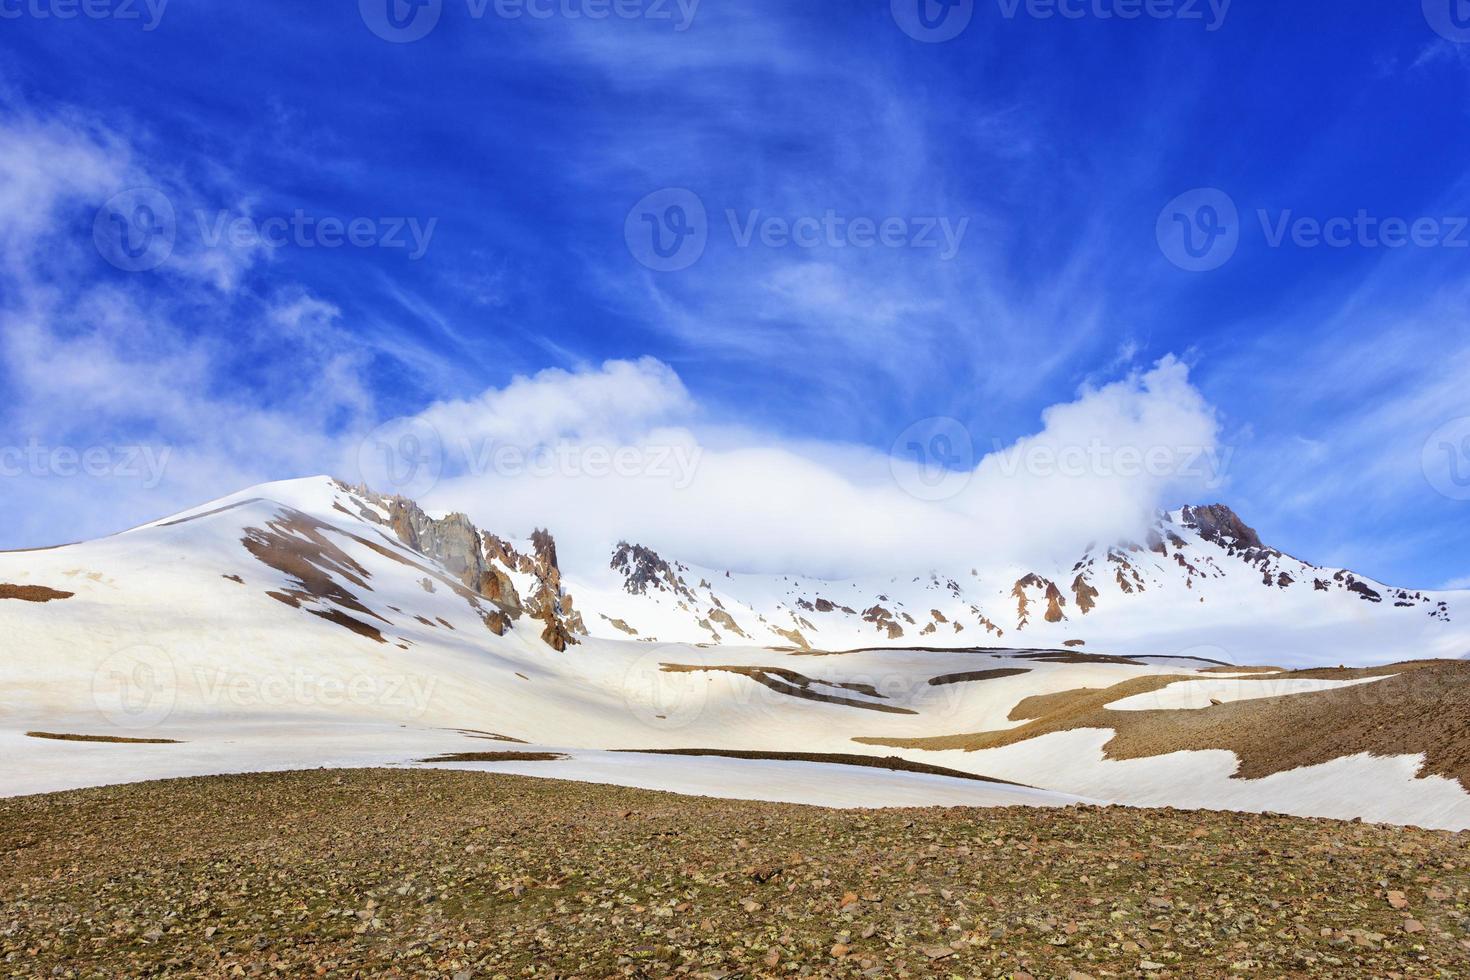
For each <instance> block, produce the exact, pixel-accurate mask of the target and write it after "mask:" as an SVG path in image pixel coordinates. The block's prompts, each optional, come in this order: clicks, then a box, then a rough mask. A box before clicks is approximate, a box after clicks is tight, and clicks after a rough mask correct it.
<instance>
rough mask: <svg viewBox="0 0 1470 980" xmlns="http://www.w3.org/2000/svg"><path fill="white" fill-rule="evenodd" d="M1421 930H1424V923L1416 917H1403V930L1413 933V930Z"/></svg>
mask: <svg viewBox="0 0 1470 980" xmlns="http://www.w3.org/2000/svg"><path fill="white" fill-rule="evenodd" d="M1423 931H1424V923H1422V922H1420V921H1419V920H1418V919H1405V920H1404V932H1409V933H1414V932H1423Z"/></svg>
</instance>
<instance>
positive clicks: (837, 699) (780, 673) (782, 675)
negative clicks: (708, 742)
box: [659, 664, 918, 715]
mask: <svg viewBox="0 0 1470 980" xmlns="http://www.w3.org/2000/svg"><path fill="white" fill-rule="evenodd" d="M659 666H660V668H661V669H662V670H663V671H664V672H665V673H670V674H697V673H702V672H706V671H708V672H719V673H725V674H738V675H740V676H741V677H749V678H750V679H751V680H753V681H756V682H757V683H759V684H764V685H765V686H766V687H768V688H770V689H771V690H773V691H778V692H780V693H781V694H789V695H791V696H792V697H794V698H804V699H805V700H807V701H822V702H824V703H826V704H840V705H844V706H846V707H849V708H866V709H867V710H869V711H883V712H887V713H889V714H895V715H916V714H918V712H917V711H913V710H912V709H909V708H900V707H898V706H896V705H892V704H874V703H873V702H871V701H859V700H856V699H855V698H844V697H842V696H840V695H836V694H826V693H824V692H822V691H813V690H811V685H812V684H822V685H824V686H827V687H835V688H841V689H843V690H847V691H854V692H856V693H858V694H862V695H865V696H867V697H870V698H882V697H883V695H882V694H879V693H878V691H877V689H875V688H874V687H873V686H872V685H870V684H842V683H837V682H835V681H822V680H816V679H813V678H811V677H807V676H806V675H805V674H798V673H797V672H796V671H794V670H787V669H786V668H784V667H699V666H692V665H689V664H660V665H659Z"/></svg>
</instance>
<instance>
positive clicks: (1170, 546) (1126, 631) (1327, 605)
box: [573, 504, 1470, 666]
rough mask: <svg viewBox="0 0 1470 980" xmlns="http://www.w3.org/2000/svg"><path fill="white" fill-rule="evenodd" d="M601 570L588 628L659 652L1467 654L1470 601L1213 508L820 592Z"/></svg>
mask: <svg viewBox="0 0 1470 980" xmlns="http://www.w3.org/2000/svg"><path fill="white" fill-rule="evenodd" d="M609 572H610V573H611V574H607V575H601V576H597V577H594V578H590V579H589V580H587V581H579V582H576V583H574V584H573V588H575V589H576V590H577V591H578V593H579V594H580V595H582V596H584V597H585V599H584V601H583V609H584V619H585V621H586V626H587V628H588V629H589V630H590V631H591V632H592V633H593V634H594V635H599V636H607V637H613V636H617V635H618V634H619V633H621V634H623V635H625V636H630V637H633V638H636V639H640V640H652V641H658V642H667V641H671V640H677V641H680V642H689V643H739V644H749V643H757V644H778V645H790V646H795V647H799V648H803V649H825V650H834V649H846V648H853V647H862V646H888V647H895V646H905V647H911V646H914V645H924V646H936V647H960V646H987V645H992V646H993V645H998V644H1004V645H1012V644H1025V645H1032V646H1067V647H1075V648H1080V649H1087V650H1108V649H1109V648H1118V649H1124V650H1129V651H1132V652H1135V653H1137V652H1147V653H1159V654H1168V653H1179V652H1181V651H1187V650H1192V649H1195V648H1199V647H1201V646H1210V647H1215V648H1217V649H1216V652H1215V658H1217V659H1225V660H1229V661H1231V662H1239V663H1246V662H1251V663H1260V662H1263V661H1269V662H1273V663H1277V662H1279V663H1282V664H1284V665H1289V666H1294V665H1305V664H1314V663H1332V664H1337V663H1371V662H1383V661H1384V660H1386V659H1392V658H1394V657H1409V656H1432V657H1446V656H1463V655H1465V654H1467V653H1470V594H1466V593H1435V592H1425V591H1421V590H1409V589H1401V588H1395V587H1392V586H1388V585H1385V584H1383V583H1380V582H1376V581H1373V580H1371V579H1368V578H1365V577H1363V576H1361V575H1357V574H1355V573H1353V572H1351V571H1348V570H1346V569H1338V568H1323V567H1319V566H1315V565H1312V564H1310V563H1308V562H1305V561H1302V560H1300V559H1297V558H1293V557H1292V556H1290V555H1287V554H1284V553H1282V552H1281V551H1278V550H1276V549H1274V548H1271V547H1269V546H1267V545H1266V544H1264V543H1263V542H1262V541H1261V539H1260V537H1259V536H1258V535H1257V534H1256V532H1255V531H1254V530H1252V529H1251V528H1250V527H1249V526H1247V525H1246V524H1245V523H1244V522H1243V521H1242V520H1241V519H1240V518H1239V517H1237V516H1236V515H1235V514H1234V512H1232V511H1231V510H1230V509H1229V508H1228V507H1225V506H1224V505H1220V504H1215V505H1210V506H1202V507H1184V508H1182V509H1180V510H1177V511H1174V512H1172V513H1167V514H1159V515H1158V517H1157V520H1156V521H1155V523H1154V526H1153V527H1152V529H1151V530H1150V532H1149V533H1148V535H1147V537H1146V539H1145V540H1144V541H1141V542H1122V543H1116V544H1112V545H1106V546H1095V547H1092V548H1089V549H1088V550H1087V551H1086V553H1084V554H1083V555H1081V556H1079V557H1078V558H1077V560H1076V561H1075V562H1071V563H1069V564H1059V565H1056V566H1054V567H1046V568H1017V567H1014V566H1007V565H1005V564H1004V563H1001V564H999V565H997V564H996V563H995V561H994V556H985V555H979V556H977V560H976V564H975V565H974V566H972V567H970V568H967V569H962V570H949V571H947V572H930V573H929V574H927V575H921V576H906V577H890V578H886V579H869V580H865V581H845V582H828V581H816V580H812V579H809V578H805V577H802V576H797V575H779V576H754V575H741V574H738V573H734V574H732V573H730V572H726V571H718V570H714V569H709V568H698V567H693V566H690V565H687V564H684V563H682V562H679V561H677V560H672V559H666V558H664V557H661V556H660V555H658V554H656V553H654V552H652V551H650V550H649V549H647V548H644V547H641V546H639V545H636V544H627V543H624V544H621V545H619V546H618V548H617V549H616V550H615V551H614V553H613V555H612V556H611V561H610V564H609ZM1457 611H1459V612H1460V615H1459V616H1456V612H1457Z"/></svg>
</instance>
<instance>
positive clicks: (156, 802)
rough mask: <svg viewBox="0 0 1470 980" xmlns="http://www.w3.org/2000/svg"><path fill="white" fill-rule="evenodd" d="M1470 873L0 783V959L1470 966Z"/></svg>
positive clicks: (472, 966)
mask: <svg viewBox="0 0 1470 980" xmlns="http://www.w3.org/2000/svg"><path fill="white" fill-rule="evenodd" d="M548 765H554V763H548ZM1467 867H1470V835H1464V834H1461V835H1456V834H1449V833H1441V832H1431V831H1418V830H1404V829H1395V828H1387V827H1375V826H1368V825H1363V824H1348V823H1338V822H1331V821H1313V820H1300V819H1294V818H1286V817H1263V816H1251V815H1243V814H1221V813H1187V812H1180V811H1170V810H1162V811H1160V810H1128V809H1122V808H1108V809H1099V808H1071V809H1064V810H1033V809H1001V810H973V809H951V810H884V811H837V810H823V809H819V808H814V807H798V806H786V805H777V804H767V803H746V802H730V801H725V800H709V799H695V798H686V797H677V796H671V795H667V794H661V793H653V792H646V791H643V790H633V789H621V788H614V787H605V786H594V785H586V784H578V783H568V782H560V781H550V780H537V779H528V778H520V777H514V776H498V775H486V774H482V773H464V772H434V771H422V770H420V771H404V770H365V771H355V772H331V771H313V772H302V773H282V774H266V775H251V776H226V777H211V778H203V779H185V780H172V781H167V782H157V783H146V784H140V785H134V786H119V787H109V788H105V789H95V790H84V791H80V792H74V793H61V794H55V795H48V796H36V797H27V798H21V799H11V800H0V975H4V976H16V977H36V976H53V975H54V976H96V977H116V976H138V975H158V974H174V975H205V976H262V975H265V976H269V975H280V976H290V977H297V976H311V975H321V976H441V977H450V978H475V977H493V976H531V975H538V976H585V977H603V976H615V975H628V976H665V975H676V974H685V975H694V976H714V977H722V976H723V977H733V976H791V975H802V974H805V975H814V976H853V975H870V976H905V975H908V976H927V975H939V976H982V977H997V976H1017V977H1021V976H1026V975H1030V976H1033V977H1038V978H1039V977H1068V978H1073V980H1077V978H1080V977H1084V976H1092V977H1107V976H1128V977H1134V976H1140V975H1142V976H1148V977H1216V976H1231V975H1256V976H1273V977H1274V976H1283V975H1294V976H1380V977H1393V976H1446V977H1464V976H1467V975H1470V873H1467Z"/></svg>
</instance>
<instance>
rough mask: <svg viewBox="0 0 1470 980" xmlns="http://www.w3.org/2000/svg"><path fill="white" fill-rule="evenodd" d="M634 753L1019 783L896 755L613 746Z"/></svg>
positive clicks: (620, 750)
mask: <svg viewBox="0 0 1470 980" xmlns="http://www.w3.org/2000/svg"><path fill="white" fill-rule="evenodd" d="M613 751H614V752H627V753H630V754H634V755H686V756H714V757H717V758H721V759H767V760H773V761H777V762H820V763H823V764H825V765H831V766H861V767H863V768H865V769H887V770H890V771H892V772H918V773H923V774H925V775H927V776H948V777H949V778H951V779H970V780H975V781H977V782H982V783H999V784H1001V785H1003V786H1022V785H1024V784H1023V783H1013V782H1011V781H1009V780H1006V779H992V778H991V777H989V776H979V775H976V774H975V773H973V772H965V771H964V770H963V769H949V768H946V767H945V766H931V765H928V764H926V763H923V762H911V761H909V760H908V759H901V758H899V757H898V756H896V755H889V756H884V757H882V758H879V757H878V756H876V755H849V754H848V753H845V752H757V751H750V750H745V749H614V750H613Z"/></svg>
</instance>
